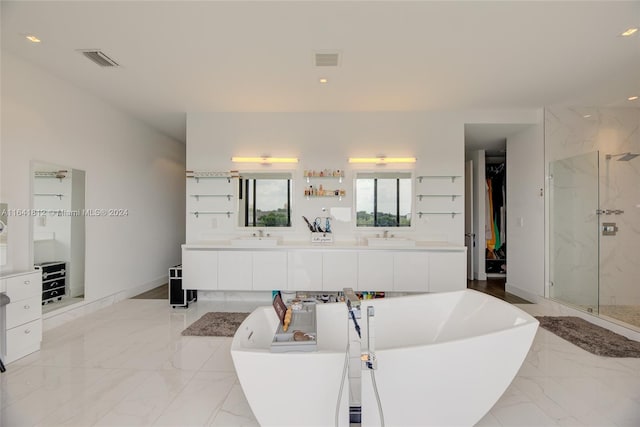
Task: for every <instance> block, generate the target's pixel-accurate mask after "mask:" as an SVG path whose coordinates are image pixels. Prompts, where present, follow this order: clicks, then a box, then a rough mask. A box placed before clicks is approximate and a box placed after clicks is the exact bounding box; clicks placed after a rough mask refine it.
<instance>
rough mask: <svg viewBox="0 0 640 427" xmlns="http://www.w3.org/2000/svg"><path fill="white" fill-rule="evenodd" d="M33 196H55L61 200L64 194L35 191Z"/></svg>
mask: <svg viewBox="0 0 640 427" xmlns="http://www.w3.org/2000/svg"><path fill="white" fill-rule="evenodd" d="M34 196H38V197H57V198H58V199H60V200H62V198H63V197H64V194H53V193H35V194H34Z"/></svg>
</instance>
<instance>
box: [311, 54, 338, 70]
mask: <svg viewBox="0 0 640 427" xmlns="http://www.w3.org/2000/svg"><path fill="white" fill-rule="evenodd" d="M339 59H340V55H339V54H338V53H337V52H332V53H318V52H316V58H315V64H316V67H337V66H338V61H339Z"/></svg>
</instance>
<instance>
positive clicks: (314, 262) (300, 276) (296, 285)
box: [287, 250, 322, 291]
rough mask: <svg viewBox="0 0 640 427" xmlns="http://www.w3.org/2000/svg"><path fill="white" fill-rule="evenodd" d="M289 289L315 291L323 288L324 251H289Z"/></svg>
mask: <svg viewBox="0 0 640 427" xmlns="http://www.w3.org/2000/svg"><path fill="white" fill-rule="evenodd" d="M287 289H291V290H296V291H315V290H318V291H319V290H321V289H322V252H319V251H305V250H300V251H289V252H287Z"/></svg>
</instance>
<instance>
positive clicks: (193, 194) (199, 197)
mask: <svg viewBox="0 0 640 427" xmlns="http://www.w3.org/2000/svg"><path fill="white" fill-rule="evenodd" d="M186 176H187V181H190V180H193V181H192V182H193V184H191V185H190V184H189V183H188V182H187V192H188V193H189V194H188V199H189V200H187V212H188V214H189V215H193V216H194V217H196V218H200V217H201V216H205V215H207V216H208V215H224V216H226V217H227V218H230V217H231V215H232V214H233V213H234V212H233V208H231V209H230V205H229V202H231V201H232V200H233V199H234V197H235V196H234V195H233V194H232V191H230V190H231V189H232V187H231V179H232V178H237V176H235V175H233V174H231V173H230V172H215V171H195V172H194V171H186ZM201 180H203V181H201ZM225 181H226V182H225ZM225 199H226V200H225Z"/></svg>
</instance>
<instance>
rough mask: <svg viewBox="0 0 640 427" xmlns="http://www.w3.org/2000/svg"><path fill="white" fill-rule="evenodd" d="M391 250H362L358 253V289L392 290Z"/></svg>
mask: <svg viewBox="0 0 640 427" xmlns="http://www.w3.org/2000/svg"><path fill="white" fill-rule="evenodd" d="M393 268H394V267H393V252H391V251H362V252H359V253H358V287H357V288H354V289H357V290H359V291H392V290H393Z"/></svg>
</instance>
